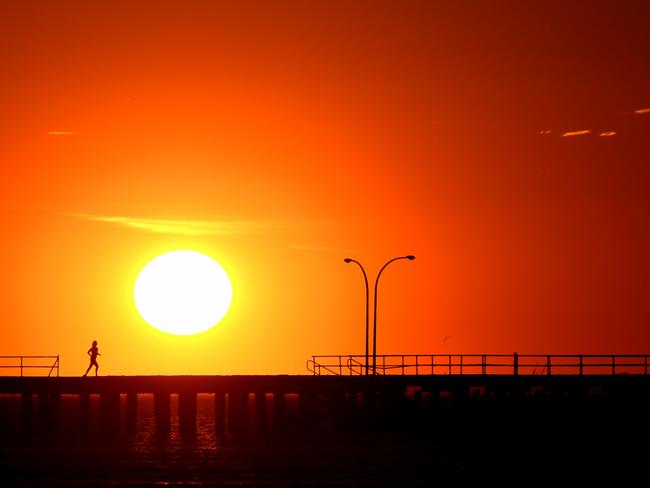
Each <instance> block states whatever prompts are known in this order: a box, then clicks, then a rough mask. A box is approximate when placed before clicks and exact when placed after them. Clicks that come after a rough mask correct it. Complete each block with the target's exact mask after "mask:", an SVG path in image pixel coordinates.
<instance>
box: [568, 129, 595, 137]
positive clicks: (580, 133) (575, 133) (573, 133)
mask: <svg viewBox="0 0 650 488" xmlns="http://www.w3.org/2000/svg"><path fill="white" fill-rule="evenodd" d="M587 134H591V129H583V130H574V131H569V132H565V133H564V134H562V137H575V136H585V135H587Z"/></svg>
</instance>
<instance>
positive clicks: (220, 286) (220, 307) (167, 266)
mask: <svg viewBox="0 0 650 488" xmlns="http://www.w3.org/2000/svg"><path fill="white" fill-rule="evenodd" d="M133 294H134V299H135V306H136V308H137V309H138V312H139V313H140V315H141V316H142V318H143V319H144V320H145V321H146V322H147V323H148V324H150V325H152V326H153V327H155V328H156V329H158V330H161V331H163V332H167V333H170V334H177V335H191V334H197V333H199V332H203V331H205V330H208V329H210V328H211V327H213V326H214V325H216V324H217V323H218V322H219V321H220V320H221V319H222V318H223V317H224V315H226V312H227V311H228V308H229V307H230V302H231V300H232V287H231V285H230V280H229V279H228V275H227V274H226V272H225V271H224V270H223V268H222V267H221V266H220V265H219V263H217V262H216V261H215V260H214V259H212V258H211V257H209V256H206V255H205V254H201V253H199V252H196V251H172V252H168V253H165V254H162V255H160V256H158V257H157V258H155V259H153V260H152V261H150V262H149V263H148V264H147V265H146V266H145V267H144V268H143V269H142V271H140V274H139V275H138V278H137V280H136V282H135V287H134V291H133Z"/></svg>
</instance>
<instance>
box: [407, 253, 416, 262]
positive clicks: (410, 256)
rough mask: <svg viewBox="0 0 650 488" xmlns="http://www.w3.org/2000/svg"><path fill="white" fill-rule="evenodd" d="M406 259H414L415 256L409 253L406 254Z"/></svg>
mask: <svg viewBox="0 0 650 488" xmlns="http://www.w3.org/2000/svg"><path fill="white" fill-rule="evenodd" d="M406 259H408V260H409V261H413V260H414V259H415V256H412V255H410V254H409V255H408V256H406Z"/></svg>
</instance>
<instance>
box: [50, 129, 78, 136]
mask: <svg viewBox="0 0 650 488" xmlns="http://www.w3.org/2000/svg"><path fill="white" fill-rule="evenodd" d="M45 134H46V135H48V136H76V135H77V133H76V132H70V131H65V130H53V131H50V132H46V133H45Z"/></svg>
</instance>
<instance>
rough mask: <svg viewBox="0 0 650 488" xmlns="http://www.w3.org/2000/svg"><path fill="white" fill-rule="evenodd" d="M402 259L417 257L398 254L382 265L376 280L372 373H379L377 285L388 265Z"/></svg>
mask: <svg viewBox="0 0 650 488" xmlns="http://www.w3.org/2000/svg"><path fill="white" fill-rule="evenodd" d="M400 259H408V260H409V261H413V260H414V259H415V256H412V255H408V256H398V257H396V258H393V259H391V260H390V261H388V262H387V263H386V264H384V265H383V266H382V268H381V269H380V270H379V273H378V274H377V279H376V280H375V300H374V301H375V303H374V310H373V326H372V374H373V375H375V374H377V369H376V368H377V287H378V286H379V278H380V277H381V274H382V273H383V271H384V270H385V269H386V267H387V266H388V265H389V264H390V263H392V262H394V261H398V260H400Z"/></svg>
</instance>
